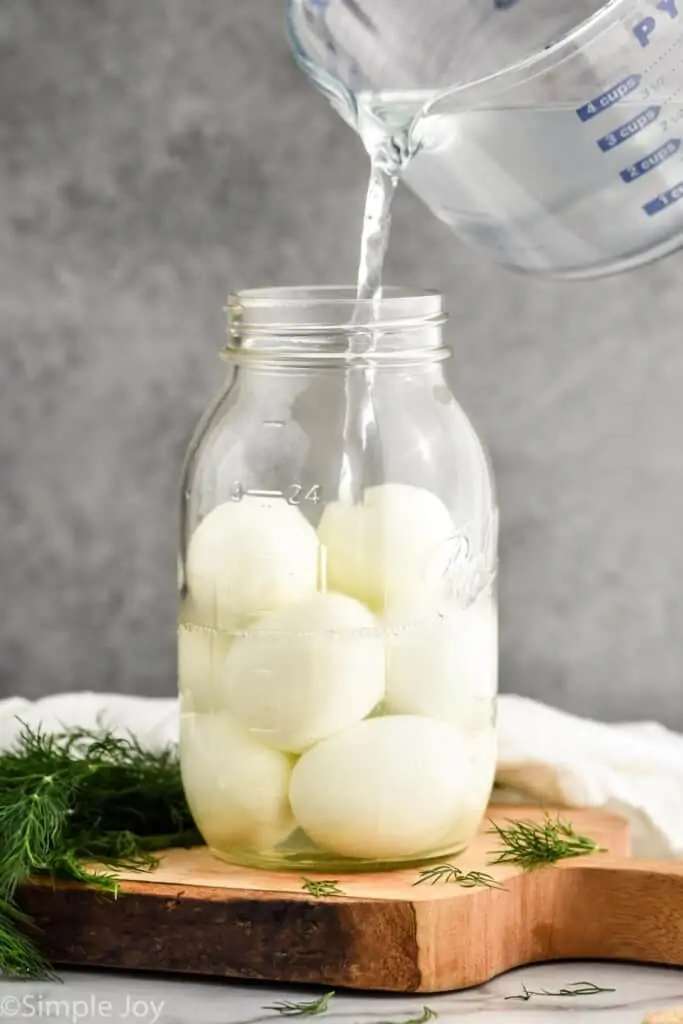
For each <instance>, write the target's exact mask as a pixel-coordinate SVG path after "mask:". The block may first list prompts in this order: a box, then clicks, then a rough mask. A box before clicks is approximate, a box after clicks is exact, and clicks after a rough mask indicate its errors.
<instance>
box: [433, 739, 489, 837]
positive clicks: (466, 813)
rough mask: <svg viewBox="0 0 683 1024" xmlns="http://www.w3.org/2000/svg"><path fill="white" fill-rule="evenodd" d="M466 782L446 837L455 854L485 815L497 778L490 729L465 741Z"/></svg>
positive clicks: (476, 828) (474, 832)
mask: <svg viewBox="0 0 683 1024" xmlns="http://www.w3.org/2000/svg"><path fill="white" fill-rule="evenodd" d="M467 746H468V755H469V779H470V783H469V785H468V787H467V791H466V793H465V797H464V800H463V804H462V809H461V813H460V814H459V815H458V817H457V820H456V821H455V823H454V825H453V828H452V829H451V830H450V831H449V833H448V836H447V837H446V841H445V845H446V846H448V847H452V848H453V849H455V850H460V849H462V848H463V847H465V846H467V845H468V844H469V843H470V842H471V841H472V839H473V837H474V836H475V834H476V832H477V830H478V828H479V826H480V824H481V821H482V819H483V817H484V815H485V813H486V808H487V807H488V803H489V799H490V797H491V790H492V789H493V782H494V778H495V774H496V731H495V729H494V728H493V726H489V727H488V728H487V729H482V730H480V731H479V732H476V733H473V734H472V735H471V736H468V737H467Z"/></svg>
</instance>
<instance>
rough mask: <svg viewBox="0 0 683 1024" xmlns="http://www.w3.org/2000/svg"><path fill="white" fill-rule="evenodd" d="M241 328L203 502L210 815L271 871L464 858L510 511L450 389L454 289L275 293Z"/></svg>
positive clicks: (192, 661)
mask: <svg viewBox="0 0 683 1024" xmlns="http://www.w3.org/2000/svg"><path fill="white" fill-rule="evenodd" d="M229 318H230V331H229V342H228V345H227V346H226V348H225V350H224V356H225V359H226V361H227V363H228V364H229V368H230V369H229V376H228V380H227V382H226V384H225V387H224V388H223V391H222V392H221V394H220V395H219V397H218V398H217V399H216V400H215V401H214V403H213V404H212V406H211V407H210V409H209V410H208V412H207V413H206V415H205V416H204V418H203V419H202V421H201V423H200V425H199V427H198V429H197V431H196V433H195V436H194V439H193V441H192V443H191V445H190V449H189V452H188V456H187V460H186V464H185V469H184V479H183V488H182V494H183V498H182V509H181V547H180V621H179V631H178V639H179V687H180V697H181V764H182V774H183V783H184V786H185V790H186V793H187V798H188V801H189V803H190V807H191V809H192V812H193V814H194V816H195V819H196V821H197V825H198V826H199V829H200V830H201V832H202V834H203V836H204V839H205V840H206V842H207V844H208V845H209V847H210V848H211V849H212V850H213V852H214V853H215V854H217V855H218V856H220V857H223V858H225V859H227V860H231V861H234V862H236V863H242V864H247V865H252V866H257V867H264V868H292V869H294V870H300V869H303V868H307V869H316V868H319V869H320V870H326V869H328V868H332V867H334V868H336V869H337V870H340V871H342V870H346V871H349V870H355V869H357V870H368V869H380V868H387V867H392V866H401V865H408V864H417V863H424V862H425V861H428V860H430V859H431V858H436V857H443V856H445V855H447V854H448V855H450V854H454V853H457V852H458V851H460V850H462V849H463V848H464V847H465V846H467V844H468V843H469V842H470V840H471V839H472V837H473V835H474V833H475V832H476V830H477V828H478V826H479V824H480V822H481V819H482V817H483V815H484V812H485V809H486V805H487V801H488V798H489V795H490V790H491V786H492V783H493V775H494V768H495V699H496V691H497V616H496V597H495V577H496V564H497V555H496V550H497V512H496V505H495V497H494V492H493V484H492V480H491V474H490V471H489V468H488V464H487V460H486V457H485V455H484V452H483V450H482V447H481V444H480V442H479V440H478V438H477V436H476V434H475V432H474V430H473V428H472V426H471V425H470V422H469V420H468V419H467V417H466V416H465V414H464V413H463V411H462V409H461V408H460V406H459V405H458V403H457V402H456V400H455V398H454V396H453V394H452V393H451V390H450V388H449V386H448V383H447V380H446V377H445V375H444V359H445V358H446V357H447V355H448V354H449V353H448V350H447V349H446V348H445V346H444V344H443V340H442V328H443V324H444V321H445V316H444V313H443V310H442V303H441V297H440V296H439V295H437V294H436V293H414V292H410V291H407V290H404V289H392V288H387V289H386V290H385V292H384V296H383V298H382V300H381V303H380V304H379V305H377V304H375V306H374V307H373V304H372V302H369V301H368V302H356V299H355V294H354V291H353V290H352V289H350V288H349V289H346V288H334V289H332V288H327V289H325V288H323V289H320V288H313V289H305V288H292V289H282V288H281V289H271V290H253V291H245V292H242V293H241V294H239V295H237V296H235V297H234V298H232V299H231V300H230V302H229ZM359 338H361V339H362V338H366V339H367V344H360V345H359V344H358V339H359ZM351 341H354V344H353V346H352V352H351V353H350V352H349V346H350V342H351Z"/></svg>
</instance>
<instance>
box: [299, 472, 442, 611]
mask: <svg viewBox="0 0 683 1024" xmlns="http://www.w3.org/2000/svg"><path fill="white" fill-rule="evenodd" d="M453 533H454V525H453V520H452V518H451V515H450V513H449V511H448V509H447V508H446V506H445V505H444V504H443V502H442V501H441V500H440V499H439V498H437V496H436V495H435V494H432V492H431V491H427V490H424V489H422V488H420V487H411V486H409V485H407V484H382V485H380V486H378V487H369V488H368V489H367V490H366V491H365V492H364V495H363V501H362V503H361V504H358V505H351V504H347V503H345V502H341V501H336V502H333V503H332V504H330V505H328V506H327V508H326V509H325V511H324V512H323V515H322V518H321V520H320V525H319V526H318V537H319V539H320V543H321V544H322V545H323V547H324V549H325V565H326V573H327V585H328V587H329V588H330V589H331V590H339V591H342V592H343V593H345V594H350V595H351V596H352V597H356V598H358V600H359V601H364V602H365V603H366V604H368V605H369V606H370V607H371V608H373V609H374V610H376V611H381V610H382V609H383V608H384V607H385V605H387V604H389V603H391V602H393V601H395V600H399V599H401V598H402V597H404V596H405V595H406V594H415V593H416V592H417V591H424V590H425V589H428V587H429V582H428V559H429V554H430V551H431V550H432V549H433V548H434V547H435V546H436V545H438V544H439V543H440V542H443V541H444V540H446V539H447V538H449V537H450V536H452V535H453Z"/></svg>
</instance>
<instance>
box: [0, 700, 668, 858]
mask: <svg viewBox="0 0 683 1024" xmlns="http://www.w3.org/2000/svg"><path fill="white" fill-rule="evenodd" d="M22 722H24V723H26V724H28V725H31V726H33V727H37V726H41V727H42V728H43V729H45V730H49V731H53V732H54V731H59V730H60V729H62V728H65V727H73V726H80V727H83V728H86V729H93V730H99V729H102V730H104V729H108V730H113V731H114V732H117V733H119V734H122V735H125V734H127V733H132V734H134V735H135V736H136V737H137V739H138V740H139V741H140V743H142V744H143V745H145V746H148V747H150V748H158V747H160V746H165V745H166V744H168V743H176V742H177V739H178V703H177V700H176V699H175V698H169V699H165V698H164V699H157V698H152V697H132V696H125V695H122V694H102V693H66V694H58V695H55V696H52V697H43V698H42V699H40V700H36V701H28V700H25V699H23V698H21V697H10V698H8V699H6V700H2V701H0V749H5V750H6V749H7V748H8V747H11V746H12V745H13V743H14V741H15V738H16V736H17V733H18V731H19V730H20V729H21V727H22ZM496 781H497V784H498V787H500V788H497V789H496V791H495V796H494V799H496V800H497V801H499V802H512V801H516V802H520V801H521V802H529V803H539V804H547V805H552V806H564V807H596V808H602V809H604V810H607V811H612V812H613V813H615V814H621V815H623V816H624V817H626V818H628V819H629V820H630V821H631V823H632V826H633V839H634V852H635V853H636V854H638V855H639V856H642V857H680V856H683V736H681V735H678V734H677V733H674V732H671V731H670V730H668V729H665V728H664V726H662V725H658V724H657V723H656V722H636V723H628V724H619V725H606V724H604V723H602V722H595V721H591V720H590V719H586V718H579V717H577V716H576V715H570V714H567V713H566V712H564V711H558V710H557V709H555V708H551V707H547V706H546V705H544V704H540V703H538V702H537V701H533V700H529V699H528V698H526V697H515V696H510V695H507V694H504V695H502V696H501V697H500V700H499V711H498V771H497V780H496Z"/></svg>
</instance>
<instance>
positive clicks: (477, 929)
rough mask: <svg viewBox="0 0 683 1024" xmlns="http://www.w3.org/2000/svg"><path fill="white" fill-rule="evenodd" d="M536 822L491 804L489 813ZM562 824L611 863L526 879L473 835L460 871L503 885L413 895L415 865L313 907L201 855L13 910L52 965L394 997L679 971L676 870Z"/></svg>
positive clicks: (292, 888)
mask: <svg viewBox="0 0 683 1024" xmlns="http://www.w3.org/2000/svg"><path fill="white" fill-rule="evenodd" d="M542 813H543V812H541V811H539V810H535V809H531V808H514V807H504V808H501V807H497V808H491V811H490V816H491V818H492V819H494V820H502V819H504V818H518V817H525V818H534V819H540V817H541V816H542ZM562 815H563V817H565V818H566V819H567V820H570V821H571V822H572V824H573V825H574V827H575V829H576V830H577V831H578V832H581V833H583V834H585V835H589V836H591V837H592V838H593V839H595V840H596V841H597V842H598V843H599V845H600V846H603V847H606V852H604V853H596V854H591V855H590V856H586V857H581V858H575V859H573V860H567V861H563V862H562V863H560V864H558V865H556V866H553V867H549V868H543V869H541V870H537V871H534V872H527V873H525V872H522V871H520V870H519V869H518V868H516V867H511V866H496V867H492V866H490V864H489V861H490V859H491V851H493V850H495V848H496V840H495V837H493V836H491V835H490V834H487V832H486V828H487V826H484V828H483V829H482V832H481V833H480V835H479V836H478V837H477V839H476V840H475V842H474V843H473V844H472V845H471V847H470V848H469V850H468V851H467V852H466V853H464V854H462V855H461V856H460V857H458V858H457V860H456V863H457V865H458V866H459V867H460V868H462V870H463V871H470V870H473V869H476V870H479V871H487V872H488V873H490V874H492V875H493V876H494V877H495V878H496V879H497V880H499V881H500V882H501V883H502V884H503V885H504V886H505V888H504V889H501V890H497V889H483V888H475V889H465V888H462V887H461V886H458V885H455V884H448V883H437V884H436V885H430V884H424V883H423V884H421V885H418V886H415V884H414V883H415V881H416V880H417V878H418V869H415V868H411V869H409V870H405V871H394V872H387V873H384V874H353V875H334V877H336V879H337V880H338V884H339V888H340V889H341V890H342V891H343V893H344V895H343V896H335V897H328V898H323V899H315V898H313V897H311V896H310V895H308V894H307V893H306V892H304V891H303V890H302V888H301V886H302V878H301V876H300V875H298V874H295V873H274V872H265V871H256V870H253V869H248V868H241V867H234V866H231V865H228V864H225V863H223V862H222V861H220V860H217V859H216V858H214V857H213V856H212V855H211V854H210V853H209V852H208V850H206V849H205V848H204V847H199V848H195V849H192V850H171V851H169V852H168V853H167V854H166V855H165V856H164V857H163V860H162V862H161V864H160V866H159V868H158V869H157V870H156V871H154V872H152V873H126V872H123V873H121V874H120V876H119V877H120V879H121V895H120V897H119V898H118V899H116V900H113V899H112V898H111V897H108V896H106V895H102V894H100V893H98V892H97V891H95V890H93V889H91V888H88V887H86V886H81V885H77V884H75V883H73V884H69V883H65V884H61V883H60V884H58V885H57V886H55V887H53V886H52V885H51V884H49V883H45V882H41V883H38V882H37V883H35V884H32V885H30V886H26V887H24V888H23V889H22V891H21V902H22V906H23V907H24V909H25V910H26V911H28V912H29V913H30V914H31V915H32V916H33V918H34V920H35V922H36V925H37V926H38V928H39V929H40V937H41V942H42V945H43V948H44V949H45V952H46V953H47V955H48V956H49V957H50V958H51V959H52V960H53V961H54V962H55V963H57V964H61V965H67V964H68V965H89V966H97V967H118V968H125V969H140V970H152V971H174V972H186V973H196V974H204V975H213V976H222V977H228V978H241V979H258V980H260V981H264V980H267V981H278V982H298V983H308V984H320V985H326V986H330V987H349V988H363V989H376V990H385V991H397V992H415V991H421V992H438V991H445V990H452V989H460V988H465V987H468V986H470V985H476V984H480V983H482V982H484V981H487V980H488V979H490V978H492V977H494V976H495V975H497V974H500V973H502V972H503V971H505V970H508V969H509V968H511V967H515V966H519V965H521V964H529V963H537V962H541V961H547V960H555V959H571V958H581V959H584V958H593V957H595V958H600V959H623V960H633V961H641V962H650V963H668V964H680V965H683V863H668V862H659V861H655V862H644V861H635V860H633V859H631V858H630V857H629V837H628V826H627V824H626V823H625V822H624V821H622V820H621V819H619V818H616V817H613V816H611V815H607V814H603V813H601V812H597V811H590V810H587V811H563V812H562Z"/></svg>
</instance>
